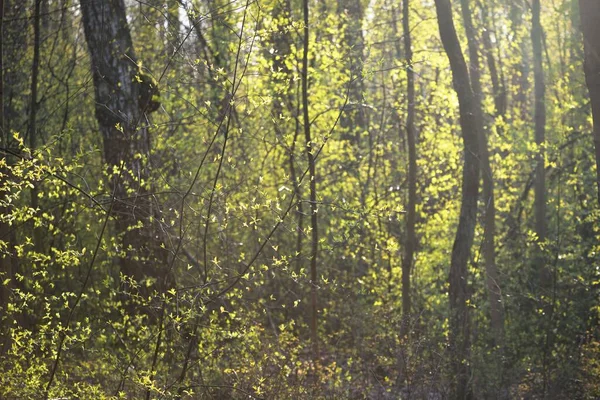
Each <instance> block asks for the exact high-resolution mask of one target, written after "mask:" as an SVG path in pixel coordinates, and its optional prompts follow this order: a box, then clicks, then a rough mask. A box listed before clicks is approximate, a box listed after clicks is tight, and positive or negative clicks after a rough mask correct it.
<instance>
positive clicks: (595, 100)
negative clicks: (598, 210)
mask: <svg viewBox="0 0 600 400" xmlns="http://www.w3.org/2000/svg"><path fill="white" fill-rule="evenodd" d="M579 13H580V16H581V30H582V31H583V43H584V52H585V64H584V69H585V82H586V84H587V87H588V91H589V92H590V101H591V104H592V118H593V123H594V128H593V135H594V147H595V151H596V186H597V190H598V204H599V205H600V23H599V21H600V2H598V1H597V0H579Z"/></svg>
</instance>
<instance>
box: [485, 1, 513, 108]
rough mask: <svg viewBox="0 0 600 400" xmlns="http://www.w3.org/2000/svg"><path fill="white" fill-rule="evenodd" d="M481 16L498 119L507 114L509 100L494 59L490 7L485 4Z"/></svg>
mask: <svg viewBox="0 0 600 400" xmlns="http://www.w3.org/2000/svg"><path fill="white" fill-rule="evenodd" d="M481 7H482V10H481V16H482V19H483V26H484V29H483V32H482V34H481V37H482V42H483V48H484V49H485V56H486V61H487V65H488V69H489V71H490V78H491V80H492V89H493V91H494V108H495V112H496V117H503V116H504V115H505V114H506V107H507V98H506V87H505V85H504V80H503V77H502V74H501V73H499V72H498V67H497V66H496V59H495V58H494V46H493V45H492V39H491V37H490V36H491V34H490V32H491V31H492V30H491V28H492V27H491V26H490V24H489V22H488V21H489V16H488V6H486V5H485V4H482V5H481Z"/></svg>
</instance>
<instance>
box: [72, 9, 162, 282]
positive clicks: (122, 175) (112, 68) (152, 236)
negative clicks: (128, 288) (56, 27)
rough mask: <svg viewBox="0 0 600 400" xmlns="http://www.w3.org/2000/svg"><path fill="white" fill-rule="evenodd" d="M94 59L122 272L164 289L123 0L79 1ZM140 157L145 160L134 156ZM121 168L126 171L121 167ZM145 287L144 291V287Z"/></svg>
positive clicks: (146, 140)
mask: <svg viewBox="0 0 600 400" xmlns="http://www.w3.org/2000/svg"><path fill="white" fill-rule="evenodd" d="M80 3H81V13H82V19H83V26H84V31H85V37H86V41H87V44H88V49H89V53H90V58H91V67H92V73H93V78H94V89H95V90H94V92H95V98H96V118H97V120H98V125H99V128H100V132H101V133H102V138H103V142H104V158H105V162H106V164H107V167H108V171H109V175H110V177H111V184H112V189H111V190H112V195H113V198H114V204H113V207H112V210H113V213H114V215H115V217H116V218H115V219H116V228H117V231H118V232H119V233H120V234H122V235H123V239H122V254H121V256H120V265H121V272H122V273H123V274H125V275H127V276H129V277H132V278H134V279H135V280H136V281H138V282H139V281H140V280H143V279H145V278H148V277H151V278H155V279H158V280H159V283H163V282H165V283H166V278H167V271H166V268H167V267H168V253H167V250H166V249H165V248H164V246H161V245H162V243H163V242H162V240H161V238H162V234H161V233H160V230H159V229H155V227H154V226H153V224H154V223H155V222H153V220H154V221H157V220H158V218H156V217H157V215H158V210H157V208H156V206H155V205H154V204H152V198H153V196H148V192H149V189H150V188H149V187H148V183H147V182H148V178H149V173H148V170H147V167H146V164H145V161H144V160H146V159H147V158H148V155H149V145H150V144H149V137H148V130H147V128H146V127H144V126H141V125H142V124H141V120H142V115H143V110H142V109H141V104H140V87H141V85H140V84H138V79H136V77H137V76H138V66H137V64H136V63H137V61H136V58H135V54H134V52H133V44H132V40H131V35H130V32H129V27H128V24H127V19H126V14H125V4H124V1H123V0H110V1H100V2H97V1H83V0H82V1H81V2H80ZM136 155H141V157H139V156H136ZM121 163H122V165H121ZM145 286H146V285H142V287H145Z"/></svg>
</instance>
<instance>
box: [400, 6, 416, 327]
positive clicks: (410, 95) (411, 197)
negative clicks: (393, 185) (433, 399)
mask: <svg viewBox="0 0 600 400" xmlns="http://www.w3.org/2000/svg"><path fill="white" fill-rule="evenodd" d="M409 3H410V0H403V2H402V30H403V33H404V52H405V57H404V58H405V61H406V98H407V102H408V107H407V112H406V138H407V142H408V206H407V208H406V244H405V246H404V258H403V259H402V325H401V329H400V334H401V335H402V336H404V335H406V334H407V333H408V327H409V323H410V312H411V294H410V274H411V270H412V267H413V259H414V256H415V250H416V247H417V235H416V233H415V221H416V203H417V145H416V136H417V135H416V132H415V72H414V70H413V63H412V57H413V52H412V38H411V32H410V20H409V16H410V15H409V14H410V9H409V5H410V4H409Z"/></svg>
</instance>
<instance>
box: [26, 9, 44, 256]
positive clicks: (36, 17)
mask: <svg viewBox="0 0 600 400" xmlns="http://www.w3.org/2000/svg"><path fill="white" fill-rule="evenodd" d="M41 5H42V0H36V2H35V9H34V14H33V62H32V64H31V101H30V103H29V122H28V124H27V130H28V135H29V148H30V150H31V151H35V148H36V147H37V134H38V132H37V125H36V120H37V110H38V101H37V97H38V95H37V92H38V78H39V75H40V45H41V43H40V41H41V39H40V36H41V35H40V12H41V11H40V9H41ZM38 206H39V194H38V187H37V184H36V183H34V184H33V186H32V188H31V208H32V209H34V210H37V208H38ZM33 242H34V243H33V244H34V248H35V251H36V252H38V253H42V252H43V246H42V232H41V229H40V228H36V227H35V226H34V228H33Z"/></svg>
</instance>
